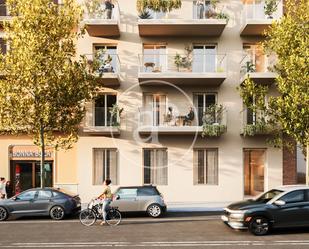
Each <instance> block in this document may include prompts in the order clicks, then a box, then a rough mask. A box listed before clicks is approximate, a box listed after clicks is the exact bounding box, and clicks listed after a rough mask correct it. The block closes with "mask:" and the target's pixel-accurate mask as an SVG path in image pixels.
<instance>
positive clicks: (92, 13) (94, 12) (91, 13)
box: [84, 0, 120, 21]
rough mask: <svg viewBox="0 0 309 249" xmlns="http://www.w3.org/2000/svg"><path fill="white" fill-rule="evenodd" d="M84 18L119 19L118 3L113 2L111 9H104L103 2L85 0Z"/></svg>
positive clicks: (99, 19) (98, 19)
mask: <svg viewBox="0 0 309 249" xmlns="http://www.w3.org/2000/svg"><path fill="white" fill-rule="evenodd" d="M84 10H85V12H84V19H86V20H92V21H93V20H97V21H101V20H119V18H120V9H119V5H118V4H114V8H112V11H109V10H107V9H106V6H105V4H104V3H96V2H95V1H91V0H85V2H84Z"/></svg>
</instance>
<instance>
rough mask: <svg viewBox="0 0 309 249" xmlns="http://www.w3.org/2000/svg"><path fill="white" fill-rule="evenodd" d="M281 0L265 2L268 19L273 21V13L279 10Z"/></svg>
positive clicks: (266, 0)
mask: <svg viewBox="0 0 309 249" xmlns="http://www.w3.org/2000/svg"><path fill="white" fill-rule="evenodd" d="M278 4H279V0H265V4H264V13H265V15H266V16H267V18H269V19H272V18H273V13H274V12H276V11H277V9H278Z"/></svg>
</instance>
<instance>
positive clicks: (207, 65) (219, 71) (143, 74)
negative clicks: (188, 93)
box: [138, 54, 227, 87]
mask: <svg viewBox="0 0 309 249" xmlns="http://www.w3.org/2000/svg"><path fill="white" fill-rule="evenodd" d="M226 60H227V57H226V55H225V54H224V55H221V54H195V55H193V56H192V57H190V56H188V55H187V54H186V55H184V54H183V55H182V54H175V55H167V54H159V55H158V54H155V55H148V54H147V55H146V54H144V55H140V56H139V62H140V66H139V73H138V80H139V82H140V84H141V85H152V86H157V85H162V84H166V82H168V83H170V84H175V85H178V86H183V85H187V86H194V85H199V86H205V87H207V86H209V87H216V86H220V85H221V84H222V83H223V81H224V80H225V79H226V77H227V70H226Z"/></svg>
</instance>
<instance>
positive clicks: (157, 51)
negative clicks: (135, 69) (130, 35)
mask: <svg viewBox="0 0 309 249" xmlns="http://www.w3.org/2000/svg"><path fill="white" fill-rule="evenodd" d="M142 61H143V62H144V65H142V67H143V70H142V71H144V72H164V71H166V70H167V54H166V45H162V44H144V46H143V60H142Z"/></svg>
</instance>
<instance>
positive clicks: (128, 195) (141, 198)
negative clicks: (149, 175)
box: [111, 186, 166, 218]
mask: <svg viewBox="0 0 309 249" xmlns="http://www.w3.org/2000/svg"><path fill="white" fill-rule="evenodd" d="M114 195H115V196H116V200H114V201H113V202H112V204H111V205H112V206H117V207H118V209H119V210H120V212H147V213H148V215H149V216H151V217H153V218H157V217H160V216H161V215H162V214H163V213H164V212H165V211H166V204H165V202H164V199H163V196H162V195H161V193H160V192H159V191H158V189H157V188H156V187H155V186H136V187H135V186H132V187H120V188H118V189H117V190H116V191H115V194H114Z"/></svg>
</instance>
